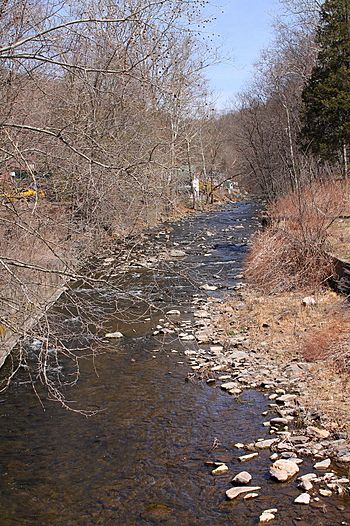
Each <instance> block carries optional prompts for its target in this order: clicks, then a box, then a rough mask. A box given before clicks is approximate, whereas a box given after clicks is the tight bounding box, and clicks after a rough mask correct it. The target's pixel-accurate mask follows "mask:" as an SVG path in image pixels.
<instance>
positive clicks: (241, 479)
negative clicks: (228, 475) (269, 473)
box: [232, 471, 252, 485]
mask: <svg viewBox="0 0 350 526" xmlns="http://www.w3.org/2000/svg"><path fill="white" fill-rule="evenodd" d="M251 480H252V476H251V474H250V473H248V471H241V473H238V475H236V476H235V477H234V478H233V479H232V482H233V483H234V484H242V485H246V484H249V483H250V481H251Z"/></svg>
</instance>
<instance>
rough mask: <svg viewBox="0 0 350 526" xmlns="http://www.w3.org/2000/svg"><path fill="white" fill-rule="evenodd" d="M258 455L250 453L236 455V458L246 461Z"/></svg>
mask: <svg viewBox="0 0 350 526" xmlns="http://www.w3.org/2000/svg"><path fill="white" fill-rule="evenodd" d="M258 455H259V453H250V455H243V456H241V457H238V460H239V461H240V462H248V461H249V460H252V459H253V458H256V457H257V456H258Z"/></svg>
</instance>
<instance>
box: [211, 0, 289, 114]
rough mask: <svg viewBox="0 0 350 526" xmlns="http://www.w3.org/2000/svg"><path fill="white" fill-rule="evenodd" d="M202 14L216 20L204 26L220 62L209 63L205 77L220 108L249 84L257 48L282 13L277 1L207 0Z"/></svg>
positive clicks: (265, 42)
mask: <svg viewBox="0 0 350 526" xmlns="http://www.w3.org/2000/svg"><path fill="white" fill-rule="evenodd" d="M210 3H211V5H210V6H208V7H206V9H205V13H206V14H209V15H213V16H215V17H216V20H214V21H213V22H211V23H210V24H209V26H208V27H207V29H206V32H208V33H209V34H212V33H213V34H214V35H215V36H214V37H213V40H214V42H217V43H218V45H219V46H220V47H221V52H222V54H223V56H224V57H229V60H226V61H225V62H224V63H222V64H218V65H215V66H211V67H210V68H209V69H208V70H207V72H206V76H207V78H208V79H209V85H210V88H211V90H213V91H214V92H215V97H216V99H217V107H218V108H219V109H224V108H225V107H226V106H227V105H228V103H229V101H230V100H232V99H234V97H235V95H236V94H237V93H238V92H239V91H241V90H242V89H243V88H244V86H245V85H246V84H247V83H249V80H250V79H251V78H252V73H253V65H254V63H255V62H256V61H257V60H258V58H259V54H260V51H261V50H262V49H263V48H264V47H266V46H267V45H268V44H269V42H271V40H272V38H273V22H274V17H275V16H276V14H278V13H281V12H282V7H281V4H280V3H279V0H211V2H210Z"/></svg>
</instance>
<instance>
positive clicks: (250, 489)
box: [226, 486, 261, 500]
mask: <svg viewBox="0 0 350 526" xmlns="http://www.w3.org/2000/svg"><path fill="white" fill-rule="evenodd" d="M260 489H261V488H260V486H247V487H246V488H231V489H228V490H227V491H226V497H227V498H228V499H229V500H233V499H236V498H237V497H238V496H239V495H242V494H243V493H254V492H255V491H259V490H260Z"/></svg>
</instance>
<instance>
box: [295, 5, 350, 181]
mask: <svg viewBox="0 0 350 526" xmlns="http://www.w3.org/2000/svg"><path fill="white" fill-rule="evenodd" d="M317 43H318V45H319V53H318V57H317V62H316V65H315V67H314V69H313V71H312V74H311V77H310V79H309V81H308V83H307V84H306V86H305V88H304V91H303V102H304V111H303V129H302V143H303V147H304V149H310V150H311V151H312V152H313V153H314V154H316V155H318V156H319V157H320V158H321V159H323V160H331V161H335V160H340V159H343V162H344V173H345V175H347V171H348V169H347V164H348V161H347V158H348V155H349V144H350V0H326V1H325V2H324V4H323V6H322V8H321V19H320V25H319V28H318V33H317Z"/></svg>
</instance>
